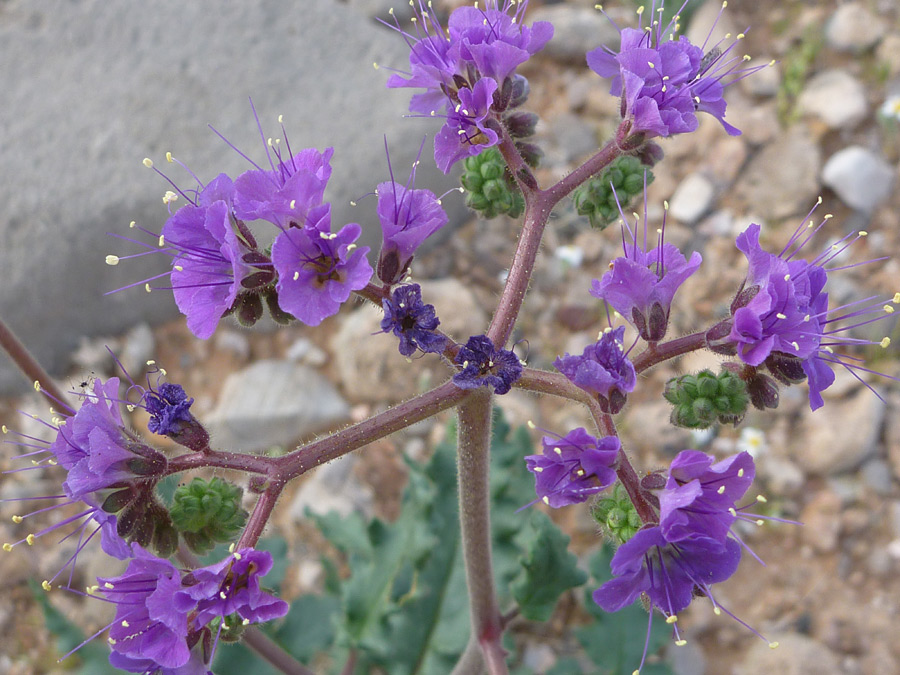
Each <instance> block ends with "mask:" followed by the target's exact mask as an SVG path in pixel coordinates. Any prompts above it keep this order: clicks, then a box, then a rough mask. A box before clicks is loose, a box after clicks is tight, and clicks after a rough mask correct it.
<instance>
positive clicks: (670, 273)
mask: <svg viewBox="0 0 900 675" xmlns="http://www.w3.org/2000/svg"><path fill="white" fill-rule="evenodd" d="M646 212H647V206H646V203H645V204H644V214H645V215H644V238H643V245H639V244H638V242H637V239H638V237H637V235H636V234H635V232H633V231H632V230H631V229H630V228H626V225H624V224H623V235H622V240H623V249H624V251H625V255H624V256H621V257H619V258H616V259H615V260H613V262H612V268H611V269H610V270H609V271H608V272H607V273H606V274H604V275H603V277H602V278H601V279H600V280H596V279H595V280H594V282H593V284H591V295H593V296H595V297H597V298H600V299H601V300H604V301H606V302H608V303H609V304H610V305H612V306H613V308H614V309H615V310H616V311H617V312H619V314H621V315H622V316H623V317H625V319H626V320H627V321H630V322H631V323H632V324H633V325H634V327H635V328H636V329H637V331H638V333H639V334H640V336H641V337H642V338H643V339H644V340H647V341H648V342H657V341H659V340H662V339H663V337H665V334H666V330H667V329H668V326H669V311H670V309H671V306H672V298H674V297H675V293H676V292H677V291H678V289H679V287H680V286H681V284H683V283H684V282H685V281H686V280H687V278H688V277H690V276H691V275H692V274H693V273H694V272H696V271H697V269H698V268H699V267H700V263H701V262H702V258H701V257H700V254H699V253H697V252H696V251H695V252H694V253H692V254H691V259H690V260H687V259H685V257H684V255H683V254H682V253H681V251H679V250H678V248H677V247H676V246H673V245H672V244H666V243H664V241H663V233H664V232H665V227H666V223H665V216H664V217H663V225H662V228H661V230H660V235H659V238H658V241H657V245H656V248H654V249H651V250H648V246H647V216H646ZM622 219H623V223H625V216H624V214H622ZM625 229H628V232H629V234H630V235H631V239H632V242H631V243H630V244H629V243H627V242H626V241H625V236H624V231H625Z"/></svg>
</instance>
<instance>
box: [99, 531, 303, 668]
mask: <svg viewBox="0 0 900 675" xmlns="http://www.w3.org/2000/svg"><path fill="white" fill-rule="evenodd" d="M132 548H133V558H132V560H131V561H130V562H129V564H128V568H127V569H126V570H125V572H124V573H123V574H121V575H120V576H118V577H111V578H99V579H98V580H97V581H98V584H97V586H94V587H92V588H90V589H88V590H89V592H90V593H91V594H92V595H93V594H97V593H102V595H103V597H104V598H105V599H106V600H107V601H108V602H111V603H113V604H114V605H116V616H115V619H114V620H113V622H112V623H111V624H110V626H109V638H108V642H109V644H110V646H111V648H112V653H111V654H110V657H109V661H110V663H111V664H112V665H113V666H114V667H116V668H121V669H123V670H126V671H128V672H131V673H152V672H157V671H158V670H160V669H162V670H163V672H178V673H179V674H181V675H195V674H196V675H206V673H207V672H208V666H209V663H210V662H211V661H212V657H213V652H214V651H215V645H216V643H217V642H218V640H219V638H220V636H221V635H222V633H223V632H224V631H234V630H240V629H241V628H242V627H244V626H247V625H249V624H251V623H259V622H264V621H270V620H272V619H275V618H278V617H281V616H284V615H285V614H286V613H287V610H288V605H287V603H286V602H284V601H283V600H280V599H279V598H276V597H274V596H273V595H272V594H270V593H268V592H266V591H264V590H263V589H262V588H261V587H260V581H259V580H260V577H263V576H265V575H266V574H267V573H268V572H269V570H270V569H272V555H271V554H270V553H268V552H267V551H256V550H254V549H250V548H245V549H241V550H240V551H235V552H234V553H232V554H231V555H229V556H227V557H226V558H225V559H224V560H222V561H221V562H219V563H216V564H214V565H210V566H208V567H201V568H198V569H195V570H192V571H190V572H187V573H183V572H181V571H180V570H179V569H178V568H176V567H175V566H174V565H173V564H172V563H171V562H169V561H168V560H164V559H162V558H158V557H156V556H154V555H152V554H151V553H148V552H147V551H145V550H144V549H143V548H141V547H140V545H138V544H132ZM176 669H177V670H176Z"/></svg>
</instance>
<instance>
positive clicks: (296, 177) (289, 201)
mask: <svg viewBox="0 0 900 675" xmlns="http://www.w3.org/2000/svg"><path fill="white" fill-rule="evenodd" d="M269 148H272V151H271V152H270V151H269ZM266 151H267V153H268V155H269V164H270V165H271V167H272V168H271V170H263V169H258V170H251V171H247V172H245V173H243V174H241V175H240V176H238V178H237V180H236V181H235V196H234V210H235V213H236V215H237V217H238V218H240V219H242V220H257V219H261V220H268V221H269V222H270V223H273V224H275V225H277V226H278V227H279V228H280V229H281V230H286V229H287V228H289V227H302V226H303V225H304V224H305V223H306V219H307V217H308V215H309V211H310V209H312V208H313V207H316V206H319V205H320V204H322V200H323V198H324V195H325V185H326V184H327V183H328V179H329V178H330V177H331V163H330V162H331V157H332V156H333V155H334V149H333V148H326V149H325V152H319V151H318V150H316V149H315V148H307V149H305V150H301V151H300V152H298V153H297V154H295V155H292V156H291V157H288V158H284V157H283V156H282V154H281V152H280V150H279V149H278V146H275V145H274V144H271V145H267V146H266Z"/></svg>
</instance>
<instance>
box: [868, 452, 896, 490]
mask: <svg viewBox="0 0 900 675" xmlns="http://www.w3.org/2000/svg"><path fill="white" fill-rule="evenodd" d="M860 477H861V478H862V480H863V482H864V483H865V484H866V486H868V487H869V488H870V489H871V490H872V491H873V492H874V493H875V494H877V495H880V496H882V497H889V496H890V495H891V494H893V492H894V489H893V487H894V486H893V481H892V479H891V466H890V464H888V463H887V462H885V461H884V460H883V459H880V458H878V459H872V460H869V461H868V462H866V463H865V464H863V467H862V469H860Z"/></svg>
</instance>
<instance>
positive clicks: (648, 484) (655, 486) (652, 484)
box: [641, 473, 666, 490]
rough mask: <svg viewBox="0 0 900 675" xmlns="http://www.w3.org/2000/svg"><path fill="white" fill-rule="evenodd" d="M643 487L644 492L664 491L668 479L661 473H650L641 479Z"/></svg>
mask: <svg viewBox="0 0 900 675" xmlns="http://www.w3.org/2000/svg"><path fill="white" fill-rule="evenodd" d="M641 487H642V488H643V489H644V490H662V489H663V488H664V487H666V477H665V476H664V475H662V474H661V473H648V474H647V475H646V476H644V477H643V478H641Z"/></svg>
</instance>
